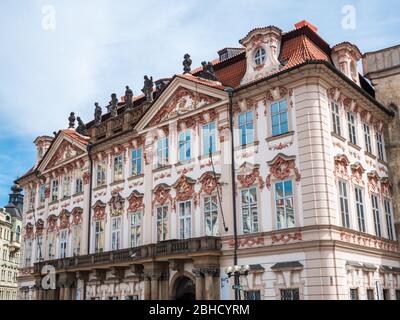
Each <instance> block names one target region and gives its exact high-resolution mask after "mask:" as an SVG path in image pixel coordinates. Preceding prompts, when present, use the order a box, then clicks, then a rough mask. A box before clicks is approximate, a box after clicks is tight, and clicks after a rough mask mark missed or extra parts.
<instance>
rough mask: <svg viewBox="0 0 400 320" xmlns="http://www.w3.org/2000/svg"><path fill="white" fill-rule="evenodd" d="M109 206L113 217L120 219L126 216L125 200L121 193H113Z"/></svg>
mask: <svg viewBox="0 0 400 320" xmlns="http://www.w3.org/2000/svg"><path fill="white" fill-rule="evenodd" d="M108 204H109V206H110V214H111V216H113V217H118V216H121V215H123V214H124V204H125V199H124V198H123V197H122V196H121V194H120V193H119V192H114V193H113V195H112V197H111V199H110V201H109V202H108Z"/></svg>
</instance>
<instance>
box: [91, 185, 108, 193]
mask: <svg viewBox="0 0 400 320" xmlns="http://www.w3.org/2000/svg"><path fill="white" fill-rule="evenodd" d="M106 188H107V185H106V184H103V185H101V186H98V187H96V188H94V189H93V191H99V190H102V189H106Z"/></svg>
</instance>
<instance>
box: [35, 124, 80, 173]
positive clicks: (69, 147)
mask: <svg viewBox="0 0 400 320" xmlns="http://www.w3.org/2000/svg"><path fill="white" fill-rule="evenodd" d="M74 134H75V133H74ZM80 138H81V137H80ZM81 139H83V138H81ZM86 153H87V150H86V145H85V144H84V143H83V140H82V141H80V140H78V139H75V138H73V136H72V135H70V134H68V133H66V132H64V131H60V132H59V134H58V135H57V137H56V138H55V140H54V141H53V143H52V144H51V146H50V148H49V150H47V152H46V154H45V156H44V157H43V159H42V161H41V162H40V164H39V167H38V170H39V171H40V172H42V173H43V172H45V171H48V170H51V169H53V168H56V167H59V166H61V165H64V164H67V163H68V162H71V161H74V160H76V159H78V158H80V157H81V156H82V155H84V154H86Z"/></svg>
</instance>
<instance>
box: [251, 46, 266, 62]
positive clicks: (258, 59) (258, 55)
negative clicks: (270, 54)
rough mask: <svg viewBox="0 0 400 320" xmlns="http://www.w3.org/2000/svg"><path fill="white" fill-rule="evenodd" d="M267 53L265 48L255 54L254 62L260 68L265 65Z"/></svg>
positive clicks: (259, 49)
mask: <svg viewBox="0 0 400 320" xmlns="http://www.w3.org/2000/svg"><path fill="white" fill-rule="evenodd" d="M265 56H266V52H265V49H264V48H258V49H257V50H256V52H255V54H254V62H255V63H256V65H258V66H260V65H263V64H264V63H265Z"/></svg>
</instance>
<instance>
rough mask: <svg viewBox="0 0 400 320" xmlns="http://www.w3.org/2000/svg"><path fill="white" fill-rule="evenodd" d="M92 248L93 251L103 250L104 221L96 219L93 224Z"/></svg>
mask: <svg viewBox="0 0 400 320" xmlns="http://www.w3.org/2000/svg"><path fill="white" fill-rule="evenodd" d="M94 228H95V230H94V250H95V253H99V252H103V250H104V222H103V221H96V222H95V225H94Z"/></svg>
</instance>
